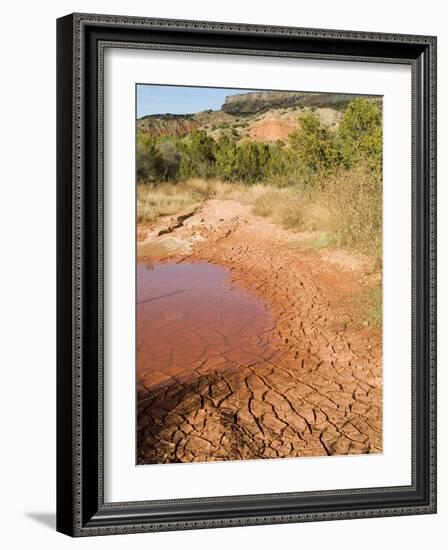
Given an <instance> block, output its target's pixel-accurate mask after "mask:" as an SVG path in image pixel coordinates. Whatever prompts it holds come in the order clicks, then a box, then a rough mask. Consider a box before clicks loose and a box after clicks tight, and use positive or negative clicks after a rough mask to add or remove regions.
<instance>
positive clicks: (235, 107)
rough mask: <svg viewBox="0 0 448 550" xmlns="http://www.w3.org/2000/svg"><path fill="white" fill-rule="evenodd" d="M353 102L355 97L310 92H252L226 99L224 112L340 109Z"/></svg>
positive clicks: (223, 107) (239, 113) (251, 112)
mask: <svg viewBox="0 0 448 550" xmlns="http://www.w3.org/2000/svg"><path fill="white" fill-rule="evenodd" d="M352 100H353V95H347V94H321V93H319V94H318V93H308V92H250V93H247V94H238V95H232V96H228V97H226V100H225V103H224V105H223V106H222V110H223V111H224V112H226V113H229V114H233V115H249V114H254V113H262V112H264V111H267V110H268V109H278V108H281V107H283V108H285V109H287V108H290V107H330V108H333V109H338V108H341V107H343V106H344V105H346V104H347V103H348V102H349V101H352Z"/></svg>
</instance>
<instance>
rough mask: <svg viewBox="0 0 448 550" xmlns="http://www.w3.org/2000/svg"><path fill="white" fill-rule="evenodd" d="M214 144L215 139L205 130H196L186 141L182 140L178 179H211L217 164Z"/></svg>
mask: <svg viewBox="0 0 448 550" xmlns="http://www.w3.org/2000/svg"><path fill="white" fill-rule="evenodd" d="M214 143H215V141H214V139H213V138H212V137H210V136H208V135H207V133H206V132H205V131H204V130H194V131H193V132H191V133H190V135H189V136H188V137H187V138H186V139H184V140H182V141H181V143H180V151H181V160H180V164H179V172H178V177H179V178H180V179H188V178H190V177H200V178H208V177H211V176H212V175H213V172H214V170H213V165H214V162H215V157H214V154H213V145H214Z"/></svg>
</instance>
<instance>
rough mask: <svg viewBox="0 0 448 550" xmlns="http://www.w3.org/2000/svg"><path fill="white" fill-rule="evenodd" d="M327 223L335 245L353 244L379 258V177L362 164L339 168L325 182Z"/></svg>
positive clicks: (380, 239) (380, 243)
mask: <svg viewBox="0 0 448 550" xmlns="http://www.w3.org/2000/svg"><path fill="white" fill-rule="evenodd" d="M324 200H325V203H326V205H327V207H328V209H329V210H330V227H331V232H332V234H333V236H334V238H335V241H336V244H337V245H339V246H347V247H350V248H356V249H358V250H361V251H362V252H365V253H367V254H369V255H370V256H372V257H374V258H376V259H377V260H378V262H380V261H381V247H382V183H381V177H380V176H379V175H378V174H376V173H374V172H372V171H371V170H370V169H368V168H366V167H364V166H358V167H356V168H353V169H351V170H345V171H341V172H340V173H339V174H337V175H333V176H331V177H330V178H328V179H327V180H326V182H325V192H324Z"/></svg>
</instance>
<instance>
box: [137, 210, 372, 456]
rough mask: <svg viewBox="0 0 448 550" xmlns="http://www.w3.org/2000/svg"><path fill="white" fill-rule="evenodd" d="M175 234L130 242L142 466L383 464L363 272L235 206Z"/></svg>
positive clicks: (197, 217) (174, 227)
mask: <svg viewBox="0 0 448 550" xmlns="http://www.w3.org/2000/svg"><path fill="white" fill-rule="evenodd" d="M186 214H187V213H186ZM188 214H190V213H188ZM181 221H182V223H181V224H179V222H178V220H177V217H176V216H173V217H170V218H162V219H159V220H158V222H157V223H155V224H154V225H152V226H140V227H139V229H138V260H139V266H138V274H137V277H138V298H137V302H138V305H137V327H138V334H137V365H138V368H137V395H138V449H137V454H138V462H139V463H140V464H149V463H160V462H190V461H208V460H236V459H249V458H275V457H297V456H317V455H332V454H355V453H378V452H381V450H382V423H381V420H382V370H381V355H382V342H381V332H380V329H379V328H375V327H372V326H371V325H370V324H369V319H368V312H367V311H366V307H365V305H364V304H365V303H366V302H365V297H366V296H367V295H368V293H369V291H370V289H371V288H373V287H374V286H377V285H378V277H379V275H378V273H377V272H375V270H374V269H373V267H372V265H370V263H369V261H368V259H367V258H365V257H362V256H356V255H353V254H348V253H346V252H343V251H335V250H324V249H322V250H318V249H315V248H313V247H311V246H310V245H309V243H310V242H312V241H313V239H314V240H315V239H316V235H314V234H310V233H297V232H290V231H286V230H284V229H282V228H280V227H278V226H276V225H274V224H273V223H271V222H270V221H268V220H267V219H265V218H260V217H258V216H254V215H253V214H252V213H251V211H250V207H249V206H247V205H244V204H241V203H239V202H236V201H232V200H225V201H221V200H210V201H208V202H206V203H204V205H203V206H202V207H201V208H200V209H199V210H197V211H196V212H194V213H193V215H191V216H188V217H185V219H183V220H181Z"/></svg>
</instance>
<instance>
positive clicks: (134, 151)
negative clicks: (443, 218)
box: [57, 14, 436, 536]
mask: <svg viewBox="0 0 448 550" xmlns="http://www.w3.org/2000/svg"><path fill="white" fill-rule="evenodd" d="M57 41H58V43H57V48H58V60H57V71H58V77H57V83H58V84H57V86H58V94H57V99H58V105H57V118H58V125H57V133H58V135H57V141H58V166H57V179H58V200H57V209H58V212H57V215H58V388H57V390H58V399H57V403H58V405H57V407H58V411H57V412H58V426H57V431H58V445H57V450H58V459H57V465H58V471H57V482H58V483H57V485H58V489H57V529H58V530H59V531H60V532H62V533H65V534H68V535H71V536H89V535H106V534H116V533H137V532H147V531H161V530H173V529H198V528H210V527H227V526H237V525H261V524H266V523H284V522H302V521H321V520H332V519H348V518H367V517H379V516H392V515H403V514H427V513H435V511H436V432H435V426H436V412H435V407H436V372H435V368H436V365H435V363H436V318H435V312H436V290H435V289H436V234H435V232H436V204H435V201H436V38H434V37H428V36H407V35H399V34H377V33H369V32H351V31H336V30H320V29H319V30H318V29H302V28H290V27H269V26H263V27H261V26H255V25H249V24H248V25H242V24H231V23H213V22H201V21H177V20H162V19H146V18H137V17H123V16H109V15H91V14H73V15H69V16H66V17H63V18H61V19H59V20H58V22H57Z"/></svg>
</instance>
